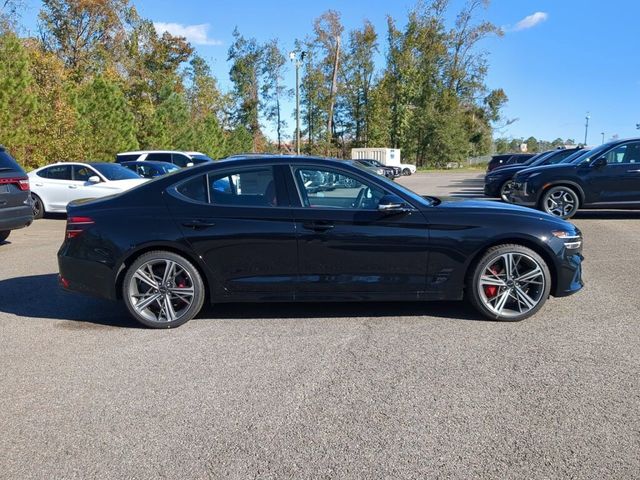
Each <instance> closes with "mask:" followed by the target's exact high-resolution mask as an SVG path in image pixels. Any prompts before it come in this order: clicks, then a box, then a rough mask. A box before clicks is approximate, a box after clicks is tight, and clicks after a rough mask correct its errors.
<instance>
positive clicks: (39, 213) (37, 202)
mask: <svg viewBox="0 0 640 480" xmlns="http://www.w3.org/2000/svg"><path fill="white" fill-rule="evenodd" d="M31 208H32V209H33V218H35V219H36V220H37V219H38V218H42V217H44V204H43V203H42V199H41V198H40V197H39V196H38V195H36V194H35V193H32V194H31Z"/></svg>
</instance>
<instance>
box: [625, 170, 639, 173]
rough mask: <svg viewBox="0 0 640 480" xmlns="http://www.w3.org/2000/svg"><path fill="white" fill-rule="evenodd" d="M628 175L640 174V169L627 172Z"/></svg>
mask: <svg viewBox="0 0 640 480" xmlns="http://www.w3.org/2000/svg"><path fill="white" fill-rule="evenodd" d="M627 173H640V169H638V170H627Z"/></svg>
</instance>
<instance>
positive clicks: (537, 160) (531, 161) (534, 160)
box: [522, 151, 553, 167]
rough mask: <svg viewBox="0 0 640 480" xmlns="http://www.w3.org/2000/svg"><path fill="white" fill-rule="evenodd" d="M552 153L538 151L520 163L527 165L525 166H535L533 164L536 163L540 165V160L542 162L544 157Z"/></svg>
mask: <svg viewBox="0 0 640 480" xmlns="http://www.w3.org/2000/svg"><path fill="white" fill-rule="evenodd" d="M552 153H553V152H549V151H547V152H542V153H539V154H537V155H536V156H534V157H531V158H530V159H529V160H527V161H526V162H524V163H523V164H522V165H524V166H527V167H528V166H532V167H535V166H537V165H540V164H541V163H542V162H544V161H545V159H546V158H547V157H548V156H549V155H551V154H552Z"/></svg>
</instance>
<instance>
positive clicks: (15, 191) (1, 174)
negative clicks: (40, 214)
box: [0, 146, 33, 242]
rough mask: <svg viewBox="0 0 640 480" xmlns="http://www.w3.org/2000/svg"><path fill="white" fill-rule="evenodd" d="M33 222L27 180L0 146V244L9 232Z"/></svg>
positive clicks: (24, 174) (20, 169)
mask: <svg viewBox="0 0 640 480" xmlns="http://www.w3.org/2000/svg"><path fill="white" fill-rule="evenodd" d="M31 222H33V210H32V208H31V194H30V192H29V179H28V178H27V175H26V173H24V170H23V169H22V167H20V165H18V164H17V163H16V161H15V160H14V159H13V158H11V155H9V154H8V153H7V151H6V150H5V149H4V148H3V147H2V146H0V242H3V241H5V240H6V239H7V237H8V236H9V233H11V230H16V229H18V228H24V227H28V226H29V225H31Z"/></svg>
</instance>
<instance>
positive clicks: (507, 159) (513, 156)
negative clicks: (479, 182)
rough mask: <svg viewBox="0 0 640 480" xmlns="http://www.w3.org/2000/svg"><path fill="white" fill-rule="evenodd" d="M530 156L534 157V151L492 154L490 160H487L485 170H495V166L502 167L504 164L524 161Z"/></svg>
mask: <svg viewBox="0 0 640 480" xmlns="http://www.w3.org/2000/svg"><path fill="white" fill-rule="evenodd" d="M531 157H535V153H505V154H502V155H494V156H493V157H491V160H489V164H488V165H487V172H490V171H492V170H495V169H496V168H500V167H504V166H505V165H516V164H518V163H524V162H526V161H527V160H529V159H530V158H531Z"/></svg>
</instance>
